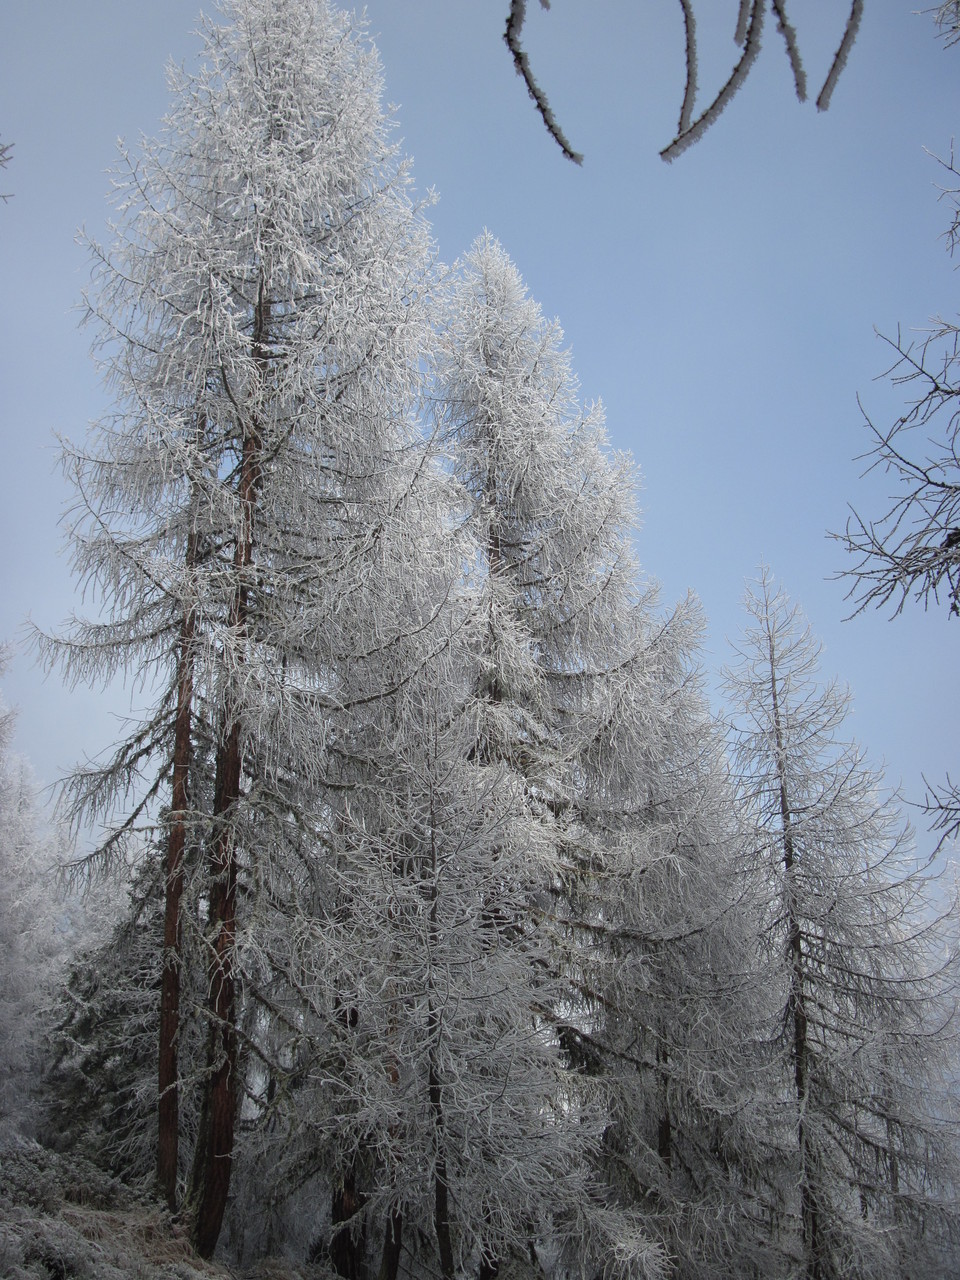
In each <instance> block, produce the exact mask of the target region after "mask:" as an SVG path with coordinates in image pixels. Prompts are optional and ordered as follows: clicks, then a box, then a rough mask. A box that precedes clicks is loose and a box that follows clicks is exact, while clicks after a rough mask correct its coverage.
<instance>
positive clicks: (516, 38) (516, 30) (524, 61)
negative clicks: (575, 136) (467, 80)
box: [503, 0, 583, 164]
mask: <svg viewBox="0 0 960 1280" xmlns="http://www.w3.org/2000/svg"><path fill="white" fill-rule="evenodd" d="M540 4H541V6H542V7H543V8H544V9H549V8H550V0H540ZM526 16H527V5H526V0H510V12H509V14H508V15H507V27H506V30H505V31H504V33H503V38H504V41H505V42H506V46H507V48H508V49H509V50H510V52H511V54H512V55H513V65H514V67H515V68H516V71H517V75H519V76H521V77H522V79H523V82H524V84H525V85H526V86H527V92H528V93H529V94H530V97H531V98H532V99H533V101H534V102H535V103H536V107H537V110H538V111H539V112H540V117H541V119H542V120H543V123H544V124H545V125H546V127H547V132H548V133H549V134H550V137H551V138H553V140H554V142H555V143H556V144H557V146H558V147H559V148H560V150H561V151H562V152H563V154H564V155H565V156H566V157H567V159H568V160H572V161H573V163H574V164H583V156H582V155H581V154H580V153H579V151H574V149H573V147H572V146H571V145H570V143H569V141H568V140H567V137H566V135H565V134H564V132H563V130H562V129H561V127H560V122H559V121H558V120H557V118H556V116H555V115H554V114H553V110H552V108H551V106H550V103H549V102H548V101H547V95H546V94H545V93H544V92H543V90H542V89H541V88H540V86H539V84H537V81H536V79H535V78H534V74H533V71H532V69H531V67H530V60H529V58H528V57H527V54H526V51H525V49H524V48H523V46H522V45H521V43H520V33H521V31H522V30H523V23H524V20H525V18H526Z"/></svg>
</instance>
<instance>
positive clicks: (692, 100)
mask: <svg viewBox="0 0 960 1280" xmlns="http://www.w3.org/2000/svg"><path fill="white" fill-rule="evenodd" d="M678 3H679V5H680V8H681V10H682V12H683V27H684V35H685V45H686V81H685V84H684V92H683V105H682V106H681V108H680V120H679V123H678V125H677V131H676V134H675V135H674V137H673V139H672V141H671V142H670V143H669V144H668V145H667V146H666V147H664V148H663V150H662V151H661V152H660V156H661V158H662V159H663V160H673V159H674V158H675V157H676V156H678V155H680V153H681V152H683V151H686V149H687V147H689V146H692V145H693V143H695V142H696V141H697V140H698V139H699V138H701V137H702V136H703V134H704V133H706V131H707V129H709V128H710V126H711V125H712V124H713V122H714V121H715V120H716V118H717V116H719V115H720V113H721V111H723V109H724V107H725V106H726V105H727V103H728V102H729V101H730V99H731V98H732V97H733V96H734V94H735V93H736V92H737V90H738V89H739V88H740V86H741V85H742V84H743V82H744V81H745V80H746V78H747V76H748V75H749V73H750V69H751V67H752V66H753V64H754V62H756V59H757V55H758V54H759V52H760V42H761V39H762V35H763V19H764V15H765V12H766V0H740V7H739V11H738V14H737V26H736V31H735V32H734V41H735V43H736V45H737V47H738V48H739V49H740V51H741V52H740V57H739V58H738V60H737V62H736V64H735V66H734V68H733V70H732V71H731V72H730V75H729V77H728V78H727V80H726V81H725V83H724V84H723V86H722V87H721V88H720V90H719V92H718V93H717V94H716V96H715V97H714V98H713V100H712V101H711V102H710V103H709V105H708V106H706V107H705V108H704V109H703V111H701V113H700V114H699V115H698V116H697V117H696V118H694V108H695V107H696V101H697V24H696V17H695V14H694V10H693V3H692V0H678ZM540 6H541V8H543V9H549V8H550V0H540ZM957 7H958V6H957V4H956V3H952V4H949V5H944V6H942V8H943V9H944V10H951V11H955V10H956V9H957ZM770 8H771V10H772V11H773V14H774V16H775V17H776V20H777V26H778V28H779V30H780V34H781V35H782V36H783V40H784V44H785V45H786V49H787V58H788V60H789V62H790V70H791V72H792V74H793V83H794V88H795V89H796V93H797V98H798V99H799V101H800V102H806V100H807V76H806V72H805V71H804V69H803V62H802V61H801V58H800V50H799V47H798V44H797V34H796V31H795V30H794V28H793V26H792V24H791V22H790V20H789V18H788V17H787V0H770ZM526 10H527V4H526V0H510V11H509V13H508V14H507V26H506V30H505V31H504V35H503V38H504V41H505V42H506V45H507V48H508V49H509V50H510V53H511V54H512V55H513V63H514V67H515V68H516V71H517V74H518V75H519V76H520V77H521V78H522V79H523V81H524V83H525V84H526V86H527V91H528V93H529V94H530V97H531V98H532V99H533V101H534V104H535V105H536V108H537V110H538V111H539V113H540V117H541V119H542V120H543V123H544V125H545V126H546V129H547V132H548V133H549V134H550V136H551V138H553V140H554V141H555V142H556V143H557V145H558V146H559V148H560V150H561V151H562V152H563V154H564V155H565V156H566V157H567V159H568V160H572V161H573V162H574V164H582V163H583V156H582V155H581V154H580V152H578V151H575V150H574V148H573V146H572V145H571V143H570V142H569V140H568V139H567V136H566V134H565V133H564V132H563V129H562V128H561V127H560V123H559V121H558V120H557V118H556V116H555V115H554V113H553V110H552V108H551V106H550V103H549V101H548V99H547V95H546V94H545V93H544V91H543V89H542V88H541V87H540V85H539V83H538V82H537V80H536V77H535V76H534V74H533V70H532V68H531V66H530V60H529V58H528V57H527V53H526V50H525V49H524V48H523V45H522V43H521V35H522V32H523V24H524V21H525V19H526ZM862 17H863V0H853V4H852V5H851V8H850V13H849V15H848V17H847V21H846V26H845V27H844V31H843V37H842V39H841V41H840V44H839V46H838V48H837V51H836V53H835V54H834V57H833V61H832V62H831V64H830V69H829V71H828V72H827V77H826V79H825V80H824V82H823V87H822V88H821V90H820V92H819V94H818V95H817V109H818V110H819V111H826V109H827V107H828V106H829V105H830V99H831V97H832V95H833V91H834V89H835V88H836V84H837V81H838V80H839V78H840V75H841V72H842V71H843V68H844V67H845V65H846V62H847V58H848V56H849V54H850V50H851V48H852V47H853V42H854V40H856V38H857V31H858V29H859V27H860V20H861V18H862ZM938 20H939V21H940V23H941V26H942V27H947V28H949V26H950V21H949V17H948V18H943V17H940V18H939V19H938ZM953 21H954V25H956V21H957V20H956V18H955V17H954V19H953Z"/></svg>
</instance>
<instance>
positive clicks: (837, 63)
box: [817, 0, 863, 111]
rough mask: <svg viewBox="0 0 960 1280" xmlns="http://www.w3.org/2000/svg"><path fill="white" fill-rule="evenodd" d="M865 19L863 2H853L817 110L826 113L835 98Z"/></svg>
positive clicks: (859, 0)
mask: <svg viewBox="0 0 960 1280" xmlns="http://www.w3.org/2000/svg"><path fill="white" fill-rule="evenodd" d="M862 17H863V0H853V6H852V8H851V9H850V17H849V18H848V19H847V25H846V29H845V30H844V33H843V39H842V40H841V41H840V47H839V49H838V50H837V52H836V53H835V54H834V58H833V62H832V63H831V65H830V70H829V71H828V72H827V78H826V80H824V82H823V88H822V89H821V90H820V95H819V97H818V98H817V110H818V111H826V109H827V107H829V105H830V99H831V98H832V97H833V91H834V89H835V88H836V87H837V81H838V80H839V79H840V73H841V72H842V71H843V68H844V67H845V66H846V65H847V58H848V57H849V56H850V50H851V49H852V48H853V42H854V40H856V38H857V32H858V31H859V29H860V19H861V18H862Z"/></svg>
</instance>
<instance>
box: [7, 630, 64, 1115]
mask: <svg viewBox="0 0 960 1280" xmlns="http://www.w3.org/2000/svg"><path fill="white" fill-rule="evenodd" d="M4 659H5V653H4V651H2V650H0V672H2V670H3V666H4V665H5V661H4ZM14 721H15V715H14V712H12V711H10V710H8V709H7V708H6V707H5V706H3V705H2V703H0V973H2V974H3V985H2V989H0V1122H2V1123H3V1124H5V1125H13V1126H17V1127H19V1128H21V1129H24V1130H26V1131H29V1130H30V1128H31V1127H32V1124H33V1119H34V1110H35V1107H34V1098H33V1087H32V1086H33V1082H34V1079H35V1076H36V1070H37V1052H38V1041H39V1019H40V1015H41V1011H42V1010H43V1008H44V1006H45V1004H46V1003H47V1001H48V1000H49V999H50V998H51V994H52V989H53V984H54V982H55V980H56V978H57V976H58V974H59V972H60V969H61V967H62V965H63V963H64V961H65V958H66V954H67V950H68V943H69V934H70V925H71V918H70V914H71V913H70V907H69V906H68V904H67V902H66V900H65V898H64V894H63V892H62V891H61V887H60V885H59V883H58V879H57V869H58V863H59V861H60V860H61V858H62V856H65V850H64V849H63V848H62V847H61V846H60V844H59V843H58V840H57V838H56V833H55V831H54V830H52V829H50V828H48V827H45V824H44V821H43V815H42V813H41V811H40V806H39V805H38V803H37V797H36V787H35V783H34V781H33V776H32V773H31V770H30V767H29V765H28V764H27V762H26V761H25V760H23V759H21V758H19V757H18V756H17V755H16V754H15V753H14V752H13V751H12V750H11V739H12V735H13V728H14Z"/></svg>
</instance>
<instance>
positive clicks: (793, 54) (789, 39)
mask: <svg viewBox="0 0 960 1280" xmlns="http://www.w3.org/2000/svg"><path fill="white" fill-rule="evenodd" d="M773 12H774V13H775V14H776V15H777V26H778V27H779V28H780V34H781V35H782V36H783V39H784V43H785V44H786V46H787V57H788V58H789V59H790V70H791V71H792V72H793V84H794V88H795V89H796V91H797V101H798V102H806V100H807V73H806V72H805V71H804V69H803V63H802V62H801V60H800V49H799V48H798V46H797V33H796V31H795V30H794V29H793V26H792V24H791V23H790V21H789V19H788V18H787V4H786V0H773Z"/></svg>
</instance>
